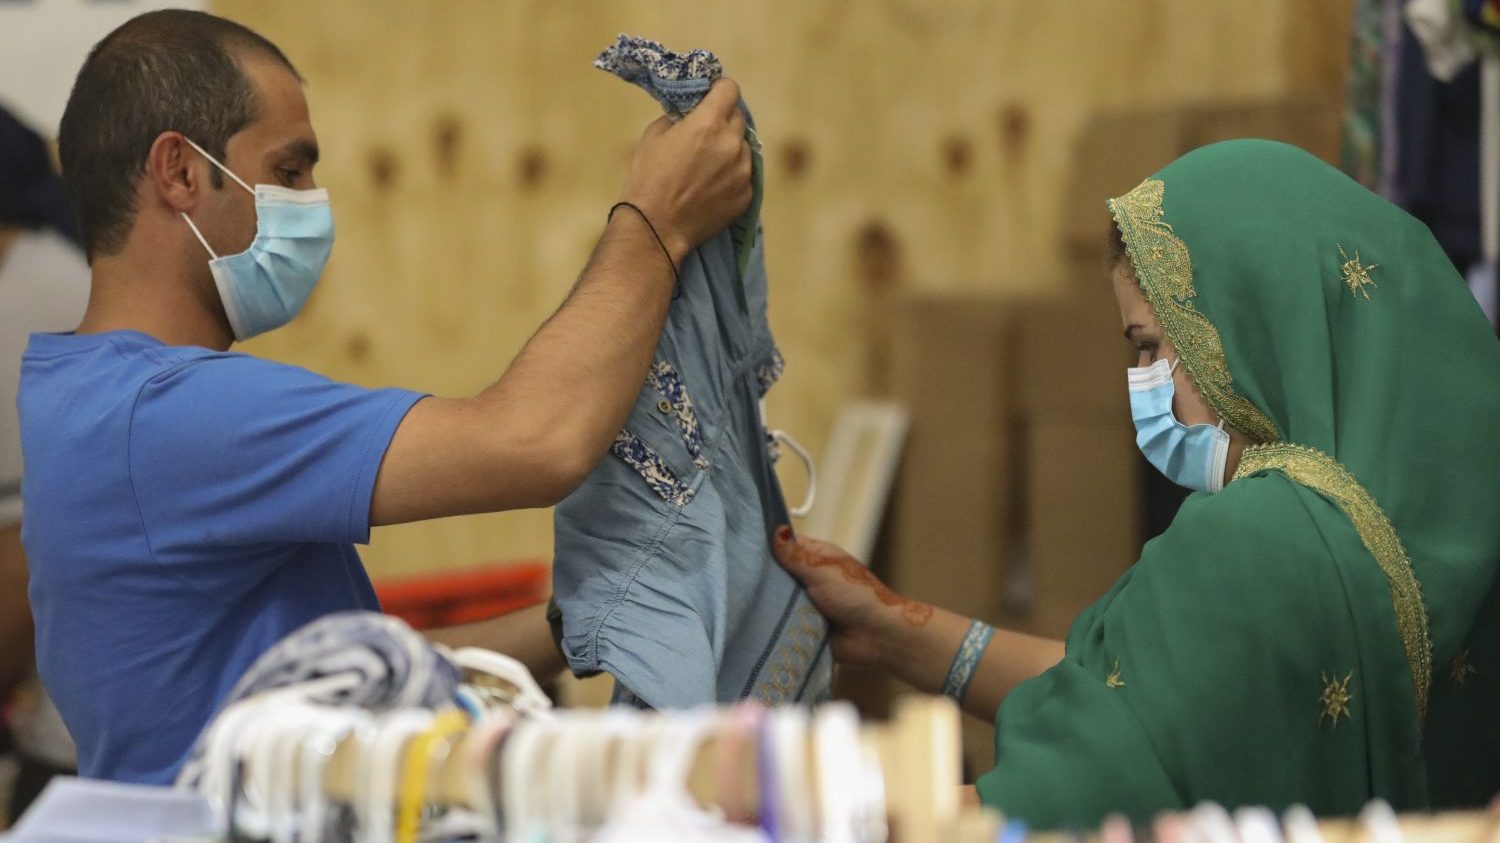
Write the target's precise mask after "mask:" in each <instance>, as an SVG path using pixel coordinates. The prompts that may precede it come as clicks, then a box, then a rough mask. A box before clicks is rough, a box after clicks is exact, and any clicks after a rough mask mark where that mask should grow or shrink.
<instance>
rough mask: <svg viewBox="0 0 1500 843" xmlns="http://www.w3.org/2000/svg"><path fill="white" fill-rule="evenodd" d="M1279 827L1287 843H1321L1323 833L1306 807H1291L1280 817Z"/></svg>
mask: <svg viewBox="0 0 1500 843" xmlns="http://www.w3.org/2000/svg"><path fill="white" fill-rule="evenodd" d="M1281 826H1282V829H1283V830H1284V836H1285V837H1286V840H1287V843H1323V832H1322V830H1321V829H1319V828H1318V820H1317V818H1315V817H1314V816H1313V813H1312V811H1309V810H1308V809H1307V806H1306V805H1293V806H1292V807H1290V808H1288V809H1287V810H1286V813H1285V814H1283V815H1282V817H1281Z"/></svg>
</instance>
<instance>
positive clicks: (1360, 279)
mask: <svg viewBox="0 0 1500 843" xmlns="http://www.w3.org/2000/svg"><path fill="white" fill-rule="evenodd" d="M1338 246H1339V257H1341V258H1343V259H1344V261H1343V263H1341V264H1339V271H1340V272H1342V273H1344V283H1345V284H1347V285H1348V286H1349V292H1351V293H1355V294H1361V293H1362V294H1364V297H1365V301H1369V300H1370V291H1369V290H1366V289H1365V288H1366V287H1374V286H1376V284H1375V279H1374V278H1371V277H1370V270H1372V269H1379V268H1380V265H1379V264H1374V263H1372V264H1370V265H1369V266H1365V265H1364V263H1362V262H1361V261H1360V259H1359V250H1358V249H1355V250H1354V257H1352V258H1351V257H1349V253H1348V252H1345V251H1344V245H1343V244H1342V243H1340V244H1338Z"/></svg>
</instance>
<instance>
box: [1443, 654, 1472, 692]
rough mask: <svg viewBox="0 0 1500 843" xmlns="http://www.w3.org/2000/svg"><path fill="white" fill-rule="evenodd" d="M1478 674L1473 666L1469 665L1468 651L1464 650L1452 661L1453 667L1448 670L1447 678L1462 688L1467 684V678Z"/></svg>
mask: <svg viewBox="0 0 1500 843" xmlns="http://www.w3.org/2000/svg"><path fill="white" fill-rule="evenodd" d="M1478 672H1479V671H1477V670H1475V669H1474V665H1472V664H1469V651H1468V650H1467V649H1466V650H1464V651H1463V652H1461V653H1459V654H1458V656H1457V657H1455V658H1454V659H1453V665H1452V667H1450V668H1449V670H1448V678H1449V679H1452V680H1453V681H1454V682H1456V683H1458V687H1460V688H1462V687H1464V686H1465V685H1467V684H1468V682H1469V677H1470V676H1473V675H1474V674H1476V673H1478Z"/></svg>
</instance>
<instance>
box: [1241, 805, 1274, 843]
mask: <svg viewBox="0 0 1500 843" xmlns="http://www.w3.org/2000/svg"><path fill="white" fill-rule="evenodd" d="M1234 826H1235V829H1236V830H1237V831H1238V832H1239V838H1240V843H1283V841H1282V839H1281V825H1280V823H1277V822H1276V814H1275V812H1274V811H1272V810H1271V809H1270V808H1249V807H1246V808H1239V809H1236V810H1235V812H1234Z"/></svg>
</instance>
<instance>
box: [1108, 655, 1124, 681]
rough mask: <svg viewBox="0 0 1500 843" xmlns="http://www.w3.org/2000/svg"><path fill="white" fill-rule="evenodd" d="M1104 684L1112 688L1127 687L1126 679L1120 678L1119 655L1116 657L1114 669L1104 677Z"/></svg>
mask: <svg viewBox="0 0 1500 843" xmlns="http://www.w3.org/2000/svg"><path fill="white" fill-rule="evenodd" d="M1104 684H1105V685H1107V686H1109V687H1111V688H1123V687H1125V680H1124V679H1121V678H1120V659H1119V657H1118V656H1116V657H1115V667H1114V669H1113V670H1111V671H1110V672H1109V676H1106V677H1105V678H1104Z"/></svg>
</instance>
